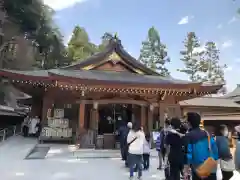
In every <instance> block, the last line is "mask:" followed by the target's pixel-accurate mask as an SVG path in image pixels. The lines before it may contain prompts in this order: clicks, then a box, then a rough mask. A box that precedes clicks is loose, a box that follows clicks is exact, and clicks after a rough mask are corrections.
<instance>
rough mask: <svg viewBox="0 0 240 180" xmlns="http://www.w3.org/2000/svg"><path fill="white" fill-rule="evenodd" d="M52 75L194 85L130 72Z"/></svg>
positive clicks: (58, 71)
mask: <svg viewBox="0 0 240 180" xmlns="http://www.w3.org/2000/svg"><path fill="white" fill-rule="evenodd" d="M49 72H50V73H53V74H56V75H60V76H66V77H74V78H79V79H88V80H102V81H113V82H123V83H140V84H141V83H144V84H169V83H171V84H192V82H189V81H183V80H177V79H173V78H166V77H161V76H150V75H139V74H133V73H128V72H112V71H96V70H88V71H86V70H59V69H58V70H57V69H54V70H50V71H49Z"/></svg>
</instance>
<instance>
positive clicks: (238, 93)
mask: <svg viewBox="0 0 240 180" xmlns="http://www.w3.org/2000/svg"><path fill="white" fill-rule="evenodd" d="M236 97H238V99H239V97H240V85H237V87H236V88H235V89H234V90H233V91H232V92H230V93H227V94H226V95H224V96H222V97H221V98H232V99H235V98H236Z"/></svg>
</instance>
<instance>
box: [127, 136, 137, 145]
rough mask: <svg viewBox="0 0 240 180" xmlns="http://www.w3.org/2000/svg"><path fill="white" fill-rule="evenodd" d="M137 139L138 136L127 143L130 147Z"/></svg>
mask: <svg viewBox="0 0 240 180" xmlns="http://www.w3.org/2000/svg"><path fill="white" fill-rule="evenodd" d="M136 140H137V137H135V138H134V139H133V140H132V141H130V142H129V143H128V144H127V145H128V147H129V146H130V145H131V144H132V143H133V142H134V141H136Z"/></svg>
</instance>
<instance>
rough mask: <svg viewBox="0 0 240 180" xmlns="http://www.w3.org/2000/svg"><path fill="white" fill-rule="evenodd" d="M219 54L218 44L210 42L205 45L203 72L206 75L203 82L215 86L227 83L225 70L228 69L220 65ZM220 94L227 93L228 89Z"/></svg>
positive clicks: (222, 90)
mask: <svg viewBox="0 0 240 180" xmlns="http://www.w3.org/2000/svg"><path fill="white" fill-rule="evenodd" d="M219 54H220V51H219V50H218V48H217V46H216V43H214V42H212V41H209V42H207V43H206V44H205V52H204V58H203V59H202V64H203V68H202V72H204V73H205V74H206V75H205V77H204V78H203V80H205V81H207V82H210V83H211V84H215V85H218V84H225V83H226V81H225V78H224V69H225V68H227V65H226V64H224V65H220V61H219ZM219 92H220V93H225V92H226V88H222V89H221V90H220V91H219Z"/></svg>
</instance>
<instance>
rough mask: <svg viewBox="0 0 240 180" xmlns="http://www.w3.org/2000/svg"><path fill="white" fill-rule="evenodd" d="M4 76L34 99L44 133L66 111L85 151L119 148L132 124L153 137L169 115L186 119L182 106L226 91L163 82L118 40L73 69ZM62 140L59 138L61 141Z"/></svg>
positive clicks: (0, 72) (5, 73)
mask: <svg viewBox="0 0 240 180" xmlns="http://www.w3.org/2000/svg"><path fill="white" fill-rule="evenodd" d="M0 75H1V77H2V78H4V79H8V82H9V83H12V84H13V85H14V86H15V87H16V88H18V89H19V90H21V91H23V92H25V93H27V94H30V95H31V96H32V102H31V104H32V109H31V115H32V116H39V117H40V119H41V122H42V125H43V127H45V126H48V125H49V118H50V117H52V116H54V114H56V113H55V112H54V110H56V109H57V110H59V109H60V110H61V113H60V114H61V117H60V116H59V117H60V118H63V119H68V120H69V121H68V126H69V127H70V128H71V129H72V133H71V134H72V135H69V138H72V139H73V140H76V141H77V142H79V143H80V145H81V147H84V148H87V147H93V146H95V147H99V148H114V147H115V146H116V143H115V142H116V141H117V140H116V139H117V138H116V136H115V132H116V131H117V129H118V128H119V126H120V125H123V124H126V123H127V122H129V121H140V122H141V124H142V126H143V128H144V131H145V132H151V131H152V130H153V129H157V128H159V126H162V125H163V122H164V118H165V116H166V115H167V116H168V117H174V116H181V110H180V105H179V103H178V102H179V101H182V100H186V99H191V98H194V97H199V96H203V95H206V94H212V93H216V92H217V91H218V90H219V89H220V88H221V87H222V85H214V86H213V85H203V84H202V83H198V82H189V81H183V80H177V79H174V78H172V77H169V78H166V77H161V76H160V75H159V74H158V73H157V72H155V71H153V70H151V69H149V68H148V67H146V66H144V65H143V64H141V63H140V62H139V61H138V60H136V59H135V58H134V57H132V56H131V55H130V54H129V53H127V52H126V51H125V50H124V48H123V46H122V44H121V41H120V40H119V39H117V38H113V39H111V40H110V41H109V44H108V46H107V47H106V48H105V50H104V51H102V52H99V53H96V54H94V55H93V56H91V57H89V58H87V59H86V60H82V61H79V62H78V63H76V64H72V65H70V66H67V67H62V68H59V69H50V70H34V71H14V70H5V69H4V70H0ZM62 111H63V112H62ZM59 134H60V133H58V135H55V136H56V137H59V138H60V139H61V138H62V137H63V136H62V135H59ZM45 135H46V134H45ZM48 136H49V135H48ZM49 138H53V136H52V135H50V136H49ZM76 141H75V142H76Z"/></svg>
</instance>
